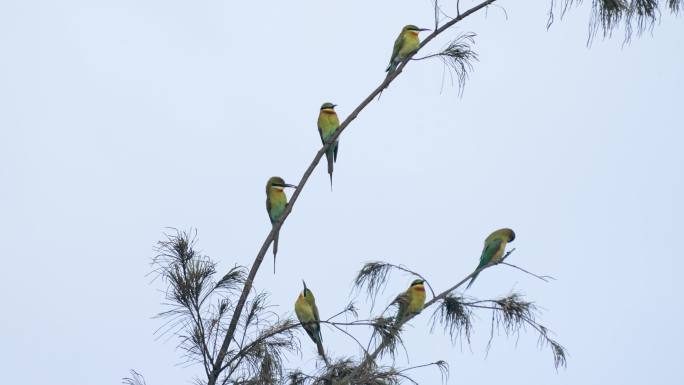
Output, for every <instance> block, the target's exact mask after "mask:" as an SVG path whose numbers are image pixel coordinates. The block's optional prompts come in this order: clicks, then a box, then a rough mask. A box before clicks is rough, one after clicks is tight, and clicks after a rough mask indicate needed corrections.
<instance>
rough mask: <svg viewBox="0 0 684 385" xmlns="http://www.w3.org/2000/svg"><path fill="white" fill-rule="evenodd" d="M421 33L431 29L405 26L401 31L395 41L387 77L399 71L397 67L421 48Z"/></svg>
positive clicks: (411, 25)
mask: <svg viewBox="0 0 684 385" xmlns="http://www.w3.org/2000/svg"><path fill="white" fill-rule="evenodd" d="M421 31H429V29H426V28H418V27H416V26H415V25H413V24H409V25H407V26H404V28H402V29H401V32H400V33H399V36H398V37H397V40H395V41H394V49H393V50H392V56H391V57H390V62H389V66H387V69H386V70H385V72H387V76H389V75H391V74H392V72H394V71H395V70H396V69H397V66H398V65H399V63H401V61H402V60H404V59H406V57H407V56H409V55H411V54H412V53H413V52H415V51H416V50H418V48H420V39H419V38H418V34H419V33H420V32H421Z"/></svg>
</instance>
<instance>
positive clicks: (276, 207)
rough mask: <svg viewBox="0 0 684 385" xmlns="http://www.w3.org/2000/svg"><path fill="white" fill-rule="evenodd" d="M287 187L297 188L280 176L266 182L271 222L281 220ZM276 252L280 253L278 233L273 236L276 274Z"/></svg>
mask: <svg viewBox="0 0 684 385" xmlns="http://www.w3.org/2000/svg"><path fill="white" fill-rule="evenodd" d="M285 187H292V188H297V186H295V185H291V184H287V183H285V181H284V180H283V178H281V177H279V176H274V177H271V178H269V179H268V182H266V211H268V217H269V219H270V220H271V224H275V223H276V222H277V221H279V220H280V218H281V217H282V216H283V213H284V212H285V208H286V207H287V196H286V195H285V192H283V189H284V188H285ZM276 254H278V233H276V235H275V237H274V238H273V274H275V261H276Z"/></svg>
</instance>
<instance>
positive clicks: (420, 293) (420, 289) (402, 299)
mask: <svg viewBox="0 0 684 385" xmlns="http://www.w3.org/2000/svg"><path fill="white" fill-rule="evenodd" d="M424 284H425V281H423V280H422V279H416V280H414V281H413V282H411V286H409V288H408V289H407V290H406V291H405V292H403V293H401V294H399V295H398V296H397V298H396V299H395V300H394V302H396V303H398V304H399V311H398V312H397V318H396V323H397V324H399V323H400V322H401V320H403V319H404V318H406V317H408V316H409V315H411V314H418V313H420V312H421V311H422V310H423V305H425V285H424Z"/></svg>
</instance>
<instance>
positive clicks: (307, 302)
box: [295, 280, 328, 363]
mask: <svg viewBox="0 0 684 385" xmlns="http://www.w3.org/2000/svg"><path fill="white" fill-rule="evenodd" d="M302 283H303V284H304V290H302V292H301V293H299V296H298V297H297V300H296V301H295V314H297V319H298V320H299V322H301V323H302V327H303V328H304V331H306V334H308V335H309V337H311V340H312V341H313V342H314V343H315V344H316V348H317V350H318V354H319V355H320V356H321V357H322V358H323V360H324V361H325V362H326V363H327V362H328V359H327V358H326V356H325V351H324V350H323V337H322V336H321V323H320V321H321V318H320V316H319V315H318V307H317V306H316V298H314V295H313V293H312V292H311V290H309V288H307V287H306V282H304V280H302Z"/></svg>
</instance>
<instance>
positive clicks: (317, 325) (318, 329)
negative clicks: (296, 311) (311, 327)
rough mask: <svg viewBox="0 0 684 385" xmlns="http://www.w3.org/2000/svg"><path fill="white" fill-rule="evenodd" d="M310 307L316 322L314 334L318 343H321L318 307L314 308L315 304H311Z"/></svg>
mask: <svg viewBox="0 0 684 385" xmlns="http://www.w3.org/2000/svg"><path fill="white" fill-rule="evenodd" d="M311 307H312V308H313V315H314V319H315V320H316V334H317V335H318V342H319V343H320V342H322V341H323V335H322V334H321V324H319V323H318V322H319V321H320V320H321V317H319V316H318V306H316V304H313V305H312V306H311Z"/></svg>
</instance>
